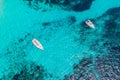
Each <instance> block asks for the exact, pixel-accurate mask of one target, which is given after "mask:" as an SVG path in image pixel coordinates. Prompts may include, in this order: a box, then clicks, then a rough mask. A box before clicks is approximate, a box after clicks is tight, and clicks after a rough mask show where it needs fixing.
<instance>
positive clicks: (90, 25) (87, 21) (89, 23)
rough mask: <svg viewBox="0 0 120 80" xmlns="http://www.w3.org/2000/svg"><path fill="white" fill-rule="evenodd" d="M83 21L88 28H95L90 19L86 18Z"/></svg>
mask: <svg viewBox="0 0 120 80" xmlns="http://www.w3.org/2000/svg"><path fill="white" fill-rule="evenodd" d="M85 23H86V24H87V25H88V26H89V27H90V28H93V29H95V26H94V24H93V23H92V21H90V20H86V21H85Z"/></svg>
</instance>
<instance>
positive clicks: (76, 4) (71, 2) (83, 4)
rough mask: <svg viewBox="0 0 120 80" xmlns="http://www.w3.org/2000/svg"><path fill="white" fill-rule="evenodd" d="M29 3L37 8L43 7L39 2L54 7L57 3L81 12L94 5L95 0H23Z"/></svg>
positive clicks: (62, 6) (65, 8)
mask: <svg viewBox="0 0 120 80" xmlns="http://www.w3.org/2000/svg"><path fill="white" fill-rule="evenodd" d="M23 1H26V2H27V3H28V5H29V6H30V7H32V8H34V9H35V10H39V9H41V7H40V5H39V3H44V4H45V5H47V4H48V5H50V7H53V6H54V5H57V6H59V7H61V8H62V9H64V10H72V11H75V12H81V11H85V10H88V9H89V8H90V6H91V5H92V2H93V1H94V0H23Z"/></svg>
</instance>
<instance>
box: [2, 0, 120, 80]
mask: <svg viewBox="0 0 120 80" xmlns="http://www.w3.org/2000/svg"><path fill="white" fill-rule="evenodd" d="M119 6H120V3H119V0H109V1H105V0H95V1H93V3H92V5H91V7H90V9H88V10H85V11H82V12H75V11H67V10H63V9H61V8H58V7H57V6H54V7H52V8H51V7H49V6H48V5H47V6H45V5H44V4H41V7H42V8H44V9H46V10H47V11H46V12H42V11H41V10H34V9H33V8H31V7H29V6H28V5H27V4H26V2H24V1H22V0H12V1H11V0H0V45H1V47H0V78H2V77H3V76H7V75H8V74H10V73H11V74H12V73H13V74H15V73H17V72H19V71H20V70H21V68H22V65H24V64H25V65H27V62H34V63H36V64H38V65H42V66H43V67H44V68H45V69H46V70H47V72H48V73H51V74H52V75H53V76H54V78H53V79H51V80H58V79H63V77H64V76H65V75H66V74H69V73H71V72H72V71H73V67H72V66H73V64H74V63H78V61H79V60H78V59H77V58H76V56H80V59H82V58H84V57H89V56H96V55H100V53H99V52H97V50H92V49H90V46H91V45H92V43H94V42H95V41H96V40H99V39H101V37H102V36H101V35H102V34H103V33H104V31H103V30H104V27H102V25H101V24H102V21H98V22H96V23H95V25H96V29H95V30H92V29H89V28H86V27H85V28H84V27H83V26H82V25H80V23H82V22H83V21H84V20H86V19H88V18H89V19H91V18H97V17H99V16H101V15H102V14H104V13H105V12H106V11H107V10H108V9H110V8H114V7H119ZM71 16H74V17H75V18H76V22H75V23H73V22H72V20H71ZM43 23H44V24H45V23H48V25H46V26H43V25H44V24H43ZM86 33H88V35H87V34H86ZM33 38H36V39H38V40H39V41H40V42H41V43H42V44H43V46H44V48H45V50H44V51H41V50H39V49H37V48H36V47H35V46H34V45H33V44H32V42H31V40H32V39H33ZM84 39H85V40H84ZM99 44H102V42H100V43H99ZM102 50H103V52H104V53H106V51H105V50H106V49H105V48H102ZM96 74H97V73H96ZM6 80H10V79H9V78H7V79H6ZM48 80H50V79H48Z"/></svg>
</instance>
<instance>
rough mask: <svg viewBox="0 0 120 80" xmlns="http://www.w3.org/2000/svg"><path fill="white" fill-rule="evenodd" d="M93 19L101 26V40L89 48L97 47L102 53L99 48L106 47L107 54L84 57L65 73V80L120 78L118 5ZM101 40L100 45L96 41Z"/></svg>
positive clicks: (109, 79)
mask: <svg viewBox="0 0 120 80" xmlns="http://www.w3.org/2000/svg"><path fill="white" fill-rule="evenodd" d="M94 21H95V22H96V25H98V24H99V25H100V27H103V28H102V30H103V31H104V32H103V33H102V37H101V40H100V39H98V40H96V41H95V42H94V43H93V44H92V45H91V49H92V50H96V49H98V52H99V53H101V54H104V52H101V50H102V49H106V51H107V52H106V53H107V54H104V55H101V54H99V55H96V57H94V58H91V57H90V58H85V59H84V60H82V61H81V62H80V63H79V64H77V65H75V66H73V67H74V68H73V70H74V72H73V73H72V74H69V75H66V76H65V80H120V76H119V75H120V43H119V42H120V38H119V37H120V23H119V21H120V7H117V8H111V9H109V10H108V11H106V13H104V14H103V15H102V16H100V17H97V18H96V19H94ZM99 21H101V22H102V23H99ZM98 27H99V26H98ZM101 41H102V42H103V43H102V44H101V45H102V46H101V47H100V45H99V44H98V43H99V42H101ZM95 47H96V48H95ZM83 64H85V65H83Z"/></svg>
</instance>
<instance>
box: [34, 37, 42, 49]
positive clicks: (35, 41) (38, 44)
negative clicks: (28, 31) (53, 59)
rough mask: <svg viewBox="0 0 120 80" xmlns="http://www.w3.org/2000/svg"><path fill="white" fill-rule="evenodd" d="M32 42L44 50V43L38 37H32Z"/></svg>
mask: <svg viewBox="0 0 120 80" xmlns="http://www.w3.org/2000/svg"><path fill="white" fill-rule="evenodd" d="M32 43H33V44H34V45H35V46H36V47H37V48H39V49H41V50H44V48H43V46H42V44H41V43H40V42H39V41H38V40H37V39H35V38H34V39H32Z"/></svg>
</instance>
